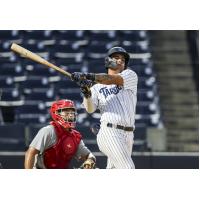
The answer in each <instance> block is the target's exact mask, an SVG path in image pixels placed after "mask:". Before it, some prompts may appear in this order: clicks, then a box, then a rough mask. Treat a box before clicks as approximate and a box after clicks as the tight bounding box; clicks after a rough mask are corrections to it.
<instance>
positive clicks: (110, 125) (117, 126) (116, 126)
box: [106, 123, 134, 131]
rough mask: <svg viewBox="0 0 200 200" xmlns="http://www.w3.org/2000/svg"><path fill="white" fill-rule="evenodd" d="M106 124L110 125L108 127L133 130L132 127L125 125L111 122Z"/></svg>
mask: <svg viewBox="0 0 200 200" xmlns="http://www.w3.org/2000/svg"><path fill="white" fill-rule="evenodd" d="M106 126H107V127H110V128H116V129H121V130H124V131H133V130H134V129H133V127H125V126H121V125H115V124H111V123H107V125H106Z"/></svg>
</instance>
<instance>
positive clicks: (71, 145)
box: [25, 100, 96, 169]
mask: <svg viewBox="0 0 200 200" xmlns="http://www.w3.org/2000/svg"><path fill="white" fill-rule="evenodd" d="M50 113H51V117H52V119H53V121H52V122H51V123H50V125H48V126H46V127H43V128H42V129H40V130H39V132H38V133H37V135H36V136H35V138H34V139H33V141H32V142H31V144H30V146H29V149H28V150H27V152H26V154H25V168H26V169H32V168H37V169H46V168H49V169H65V168H69V164H70V161H71V160H72V158H73V157H75V158H76V159H77V160H83V161H85V162H84V164H83V168H89V169H91V168H93V167H94V165H95V161H96V159H95V157H94V155H93V154H92V153H91V152H90V150H89V149H88V148H87V147H86V146H85V144H84V143H83V141H82V137H81V134H80V133H79V132H78V131H76V130H75V129H74V128H75V122H76V109H75V106H74V102H73V101H70V100H59V101H56V102H54V103H53V104H52V106H51V109H50ZM36 157H37V158H36ZM35 158H36V159H35Z"/></svg>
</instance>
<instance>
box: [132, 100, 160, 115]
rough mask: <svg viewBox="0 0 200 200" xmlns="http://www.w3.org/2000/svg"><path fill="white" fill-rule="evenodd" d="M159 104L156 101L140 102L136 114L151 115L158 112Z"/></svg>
mask: <svg viewBox="0 0 200 200" xmlns="http://www.w3.org/2000/svg"><path fill="white" fill-rule="evenodd" d="M157 109H158V108H157V106H156V104H154V103H149V102H138V103H137V105H136V114H141V115H149V114H155V113H156V112H157Z"/></svg>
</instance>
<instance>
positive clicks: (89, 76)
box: [71, 72, 124, 86]
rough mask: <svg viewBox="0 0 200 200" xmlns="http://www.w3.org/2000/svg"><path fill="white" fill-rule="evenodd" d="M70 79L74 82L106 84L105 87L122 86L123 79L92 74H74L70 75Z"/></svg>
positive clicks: (117, 76) (108, 75)
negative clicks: (89, 81)
mask: <svg viewBox="0 0 200 200" xmlns="http://www.w3.org/2000/svg"><path fill="white" fill-rule="evenodd" d="M71 79H72V80H73V81H76V82H80V81H81V80H85V79H87V80H91V81H94V82H96V83H101V84H106V85H112V84H115V85H120V86H122V85H123V84H124V81H123V78H122V77H121V76H120V75H117V74H115V75H110V74H94V73H81V72H74V73H72V74H71Z"/></svg>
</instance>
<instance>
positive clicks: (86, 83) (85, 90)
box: [77, 80, 95, 99]
mask: <svg viewBox="0 0 200 200" xmlns="http://www.w3.org/2000/svg"><path fill="white" fill-rule="evenodd" d="M77 84H78V86H80V89H81V93H82V95H83V96H84V97H85V98H87V99H88V98H90V97H91V95H92V93H91V90H90V88H91V87H92V86H93V85H94V84H95V83H94V82H93V81H90V80H82V81H79V82H77Z"/></svg>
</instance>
